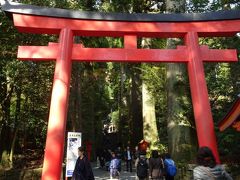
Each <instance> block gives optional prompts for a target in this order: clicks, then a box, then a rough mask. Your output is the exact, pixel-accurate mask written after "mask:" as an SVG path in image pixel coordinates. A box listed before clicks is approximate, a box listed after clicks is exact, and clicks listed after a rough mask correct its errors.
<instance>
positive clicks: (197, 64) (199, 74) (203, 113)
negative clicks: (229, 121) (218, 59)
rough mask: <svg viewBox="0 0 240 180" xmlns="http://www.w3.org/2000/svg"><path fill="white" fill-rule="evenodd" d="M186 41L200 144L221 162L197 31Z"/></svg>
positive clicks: (188, 36) (187, 36)
mask: <svg viewBox="0 0 240 180" xmlns="http://www.w3.org/2000/svg"><path fill="white" fill-rule="evenodd" d="M185 43H186V45H187V46H188V52H189V62H188V65H187V67H188V75H189V83H190V89H191V96H192V103H193V111H194V117H195V122H196V129H197V136H198V144H199V146H200V147H201V146H208V147H210V148H211V149H212V151H213V153H214V155H215V158H216V161H217V162H218V163H220V159H219V155H218V151H217V141H216V136H215V132H214V124H213V119H212V112H211V107H210V103H209V99H208V91H207V84H206V80H205V74H204V67H203V61H202V60H201V54H200V53H201V51H200V48H199V45H198V35H197V33H195V32H189V33H188V34H187V35H186V37H185Z"/></svg>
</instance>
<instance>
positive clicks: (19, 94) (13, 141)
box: [9, 85, 22, 167]
mask: <svg viewBox="0 0 240 180" xmlns="http://www.w3.org/2000/svg"><path fill="white" fill-rule="evenodd" d="M20 86H21V85H20ZM16 94H17V100H16V111H15V122H14V135H13V139H12V144H11V149H10V157H9V160H10V163H11V164H10V166H11V167H12V166H13V163H14V162H13V156H14V151H15V144H16V139H17V134H18V126H19V124H18V123H19V117H20V111H21V94H22V92H21V87H17V88H16Z"/></svg>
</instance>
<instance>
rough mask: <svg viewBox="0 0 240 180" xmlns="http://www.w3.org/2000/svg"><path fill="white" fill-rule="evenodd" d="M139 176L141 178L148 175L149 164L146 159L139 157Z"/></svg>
mask: <svg viewBox="0 0 240 180" xmlns="http://www.w3.org/2000/svg"><path fill="white" fill-rule="evenodd" d="M137 176H138V177H140V178H145V177H147V176H148V164H147V160H146V159H141V158H140V159H139V161H138V164H137Z"/></svg>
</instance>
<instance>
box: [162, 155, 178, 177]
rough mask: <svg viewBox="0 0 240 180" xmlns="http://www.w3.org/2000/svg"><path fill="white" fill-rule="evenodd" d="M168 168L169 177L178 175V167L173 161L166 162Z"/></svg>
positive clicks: (166, 160)
mask: <svg viewBox="0 0 240 180" xmlns="http://www.w3.org/2000/svg"><path fill="white" fill-rule="evenodd" d="M164 163H165V166H166V173H167V174H168V175H169V176H175V175H176V174H177V167H176V165H175V163H174V161H173V160H172V159H165V160H164Z"/></svg>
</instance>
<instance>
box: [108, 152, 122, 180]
mask: <svg viewBox="0 0 240 180" xmlns="http://www.w3.org/2000/svg"><path fill="white" fill-rule="evenodd" d="M119 166H120V160H119V159H118V158H117V156H116V154H115V152H112V160H111V162H110V166H109V170H110V179H119V176H120V172H119Z"/></svg>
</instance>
